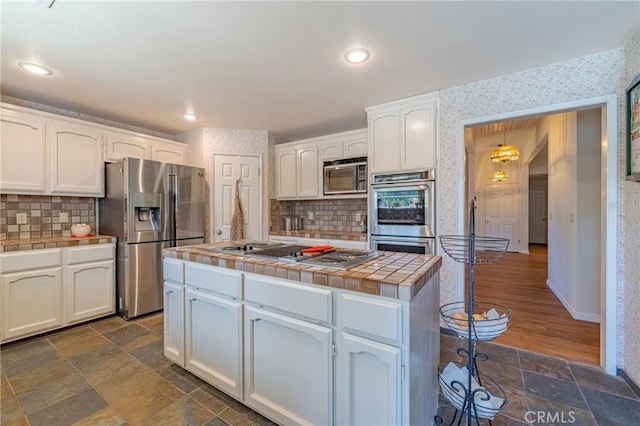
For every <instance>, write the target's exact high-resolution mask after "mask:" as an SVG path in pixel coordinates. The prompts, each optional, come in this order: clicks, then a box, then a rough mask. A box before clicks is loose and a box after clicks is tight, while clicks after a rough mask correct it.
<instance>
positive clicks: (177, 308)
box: [163, 260, 184, 367]
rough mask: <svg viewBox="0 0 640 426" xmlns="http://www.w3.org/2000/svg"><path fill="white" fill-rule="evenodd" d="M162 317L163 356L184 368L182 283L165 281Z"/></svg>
mask: <svg viewBox="0 0 640 426" xmlns="http://www.w3.org/2000/svg"><path fill="white" fill-rule="evenodd" d="M165 262H166V260H165ZM163 315H164V356H166V357H167V358H169V359H170V360H171V361H173V362H175V363H176V364H178V365H180V366H182V367H184V287H183V286H182V283H175V282H171V281H168V280H166V279H165V281H164V313H163Z"/></svg>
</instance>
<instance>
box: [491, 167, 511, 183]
mask: <svg viewBox="0 0 640 426" xmlns="http://www.w3.org/2000/svg"><path fill="white" fill-rule="evenodd" d="M490 179H491V182H502V181H503V180H509V175H508V174H507V172H504V171H502V170H497V171H495V172H491V176H490Z"/></svg>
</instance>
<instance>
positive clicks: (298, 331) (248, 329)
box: [245, 306, 369, 425]
mask: <svg viewBox="0 0 640 426" xmlns="http://www.w3.org/2000/svg"><path fill="white" fill-rule="evenodd" d="M331 336H332V330H331V329H330V328H327V327H322V326H320V325H316V324H311V323H308V322H305V321H300V320H296V319H293V318H290V317H287V316H284V315H279V314H275V313H272V312H268V311H265V310H262V309H258V308H254V307H251V306H245V390H246V392H245V401H246V402H247V404H248V405H250V406H253V407H255V408H256V409H257V410H259V411H262V412H264V413H265V414H267V415H268V416H269V417H271V418H273V419H274V420H275V421H276V422H278V423H282V424H309V425H329V424H332V423H333V416H332V403H331V401H332V399H333V398H332V395H331V391H332V382H333V380H332V377H333V365H332V362H333V358H332V355H331V350H332V344H331ZM365 393H366V394H369V390H367V391H366V392H365Z"/></svg>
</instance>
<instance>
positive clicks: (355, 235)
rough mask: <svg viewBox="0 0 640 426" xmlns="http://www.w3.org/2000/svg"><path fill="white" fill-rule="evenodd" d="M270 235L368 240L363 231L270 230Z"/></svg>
mask: <svg viewBox="0 0 640 426" xmlns="http://www.w3.org/2000/svg"><path fill="white" fill-rule="evenodd" d="M269 235H273V236H274V237H275V236H278V237H299V238H322V239H325V240H347V241H365V242H366V241H367V234H366V233H362V232H341V231H313V230H310V229H300V230H298V231H269Z"/></svg>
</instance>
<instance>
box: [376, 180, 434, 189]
mask: <svg viewBox="0 0 640 426" xmlns="http://www.w3.org/2000/svg"><path fill="white" fill-rule="evenodd" d="M433 182H435V181H433V180H426V179H421V180H411V181H407V182H388V183H372V184H371V187H372V188H393V187H405V186H415V185H426V184H429V183H433Z"/></svg>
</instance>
